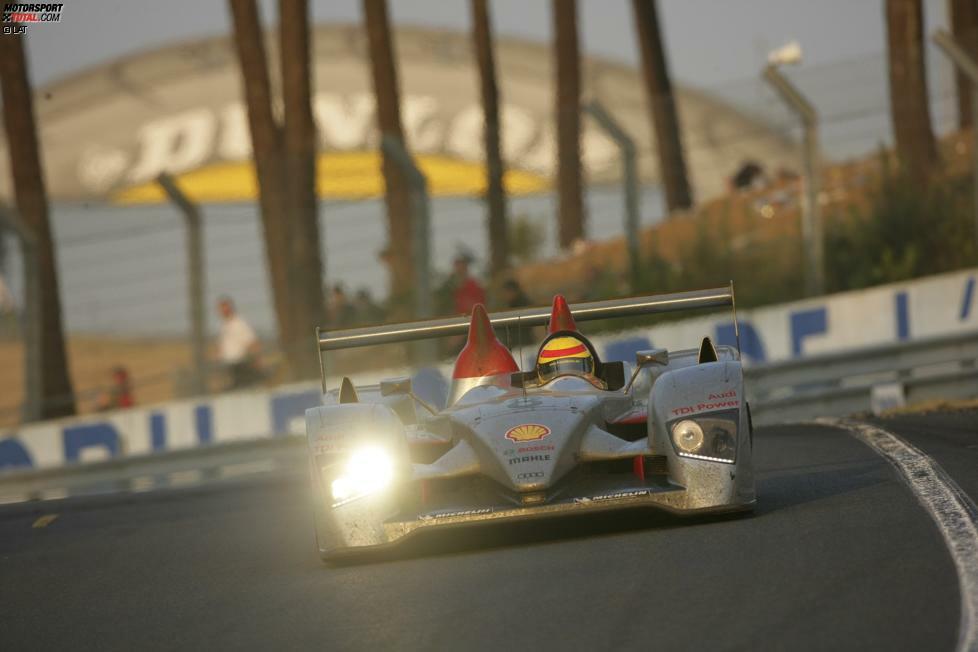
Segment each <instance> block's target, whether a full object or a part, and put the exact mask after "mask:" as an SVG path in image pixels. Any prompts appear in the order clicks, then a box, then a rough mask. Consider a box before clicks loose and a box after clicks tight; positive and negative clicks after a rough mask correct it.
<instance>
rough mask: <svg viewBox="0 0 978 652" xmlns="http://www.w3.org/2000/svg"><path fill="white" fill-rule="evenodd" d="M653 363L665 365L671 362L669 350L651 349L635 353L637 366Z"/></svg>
mask: <svg viewBox="0 0 978 652" xmlns="http://www.w3.org/2000/svg"><path fill="white" fill-rule="evenodd" d="M653 364H657V365H662V366H663V367H664V366H666V365H667V364H669V351H668V350H666V349H649V350H647V351H637V352H636V353H635V366H636V367H638V368H639V369H641V368H642V367H647V366H649V365H653Z"/></svg>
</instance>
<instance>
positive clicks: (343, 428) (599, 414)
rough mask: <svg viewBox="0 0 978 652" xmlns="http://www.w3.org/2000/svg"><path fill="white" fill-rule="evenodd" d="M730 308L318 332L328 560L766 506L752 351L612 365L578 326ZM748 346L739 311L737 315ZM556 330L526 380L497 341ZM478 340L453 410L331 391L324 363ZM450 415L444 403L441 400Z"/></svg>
mask: <svg viewBox="0 0 978 652" xmlns="http://www.w3.org/2000/svg"><path fill="white" fill-rule="evenodd" d="M719 306H729V307H731V309H733V306H734V294H733V287H732V285H731V287H729V288H720V289H714V290H702V291H694V292H684V293H677V294H671V295H660V296H650V297H641V298H635V299H624V300H616V301H605V302H594V303H586V304H579V305H576V306H574V307H571V306H569V305H568V304H567V302H566V301H565V300H564V298H563V297H562V296H560V295H558V296H556V297H555V298H554V301H553V305H552V307H551V309H550V310H549V311H547V310H546V309H529V310H522V311H515V312H508V313H503V314H497V315H495V316H493V317H490V316H489V315H488V314H487V312H486V310H485V308H483V307H482V306H481V305H478V306H476V307H475V309H474V310H473V311H472V315H471V319H465V318H461V319H442V320H434V321H427V322H415V323H410V324H399V325H389V326H382V327H372V328H361V329H354V330H345V331H338V332H331V333H325V332H320V331H318V330H317V339H318V343H319V350H320V363H321V367H322V372H323V392H324V401H323V403H324V404H323V405H321V406H319V407H315V408H312V409H310V410H308V411H306V415H305V416H306V435H307V443H308V451H309V462H310V470H311V475H312V484H313V491H314V501H313V504H314V512H315V513H314V518H315V529H316V539H317V542H318V547H319V553H320V556H321V557H322V558H323V559H324V560H330V559H334V558H337V557H340V556H342V555H344V554H347V553H353V552H361V553H362V552H365V551H371V550H376V549H380V548H385V547H389V546H392V545H394V544H396V543H398V542H400V541H402V540H404V539H405V537H408V536H409V535H413V534H415V533H417V532H421V531H425V530H432V529H437V528H448V527H459V526H471V525H476V524H489V523H498V522H502V521H513V520H520V519H538V518H546V517H553V516H563V515H573V514H583V513H590V512H598V511H607V510H618V509H633V508H639V507H648V508H655V509H661V510H666V511H669V512H672V513H676V514H702V513H717V512H730V511H740V510H750V509H752V508H753V506H754V503H755V493H754V477H753V471H752V464H751V455H752V448H753V437H752V426H751V421H750V414H749V408H748V406H747V403H746V401H745V397H744V376H743V371H742V368H741V362H740V353H739V350H738V348H735V347H733V346H726V345H724V346H718V345H716V344H714V343H713V342H712V341H711V340H710V338H709V337H703V338H702V339H701V340H700V341H699V346H697V347H695V348H690V349H683V350H678V351H667V350H665V349H661V348H656V349H650V350H642V351H638V352H637V353H636V354H635V360H634V364H631V363H630V362H625V361H602V360H601V359H599V357H598V353H597V351H596V349H595V347H594V346H593V344H592V343H591V342H590V341H589V340H588V339H587V338H586V337H585V336H584V335H583V334H582V333H581V332H580V330H579V329H578V326H577V322H583V321H586V320H591V319H607V318H612V317H625V316H638V315H647V314H654V313H660V312H666V311H675V310H682V309H686V308H712V307H719ZM733 322H734V325H735V332H736V313H735V311H734V314H733ZM545 323H546V324H547V335H546V337H545V338H544V339H543V341H542V343H541V344H540V347H539V350H538V352H537V356H536V357H535V358H534V359H533V361H532V362H533V365H532V368H528V369H521V368H520V366H519V365H518V364H517V363H516V360H515V359H514V356H513V355H512V353H511V352H510V350H509V349H508V348H507V347H506V346H504V345H503V344H502V343H501V342H500V341H499V339H498V338H497V336H496V333H495V331H494V327H495V328H496V329H499V330H500V331H502V329H504V328H506V327H511V326H520V327H529V326H537V325H543V324H545ZM466 330H467V332H468V339H467V341H466V344H465V346H464V348H463V349H462V351H461V353H459V355H458V357H457V359H456V360H455V363H454V366H453V369H452V374H451V381H450V385H449V387H448V391H447V396H445V397H444V404H443V405H441V404H438V405H436V404H432V401H431V399H430V397H429V399H428V400H426V399H425V398H422V397H421V396H419V393H421V392H420V391H416V389H418V390H420V388H415V387H412V382H411V379H410V378H393V379H390V380H385V381H381V382H380V383H379V384H376V385H369V386H360V387H357V386H355V385H354V383H353V382H352V381H351V380H350V379H349V378H346V377H344V378H343V379H342V382H341V383H340V387H339V388H338V389H334V390H328V388H327V387H326V378H327V370H326V368H325V362H324V360H325V355H324V354H325V353H326V352H327V351H332V350H337V349H341V348H349V347H356V346H368V345H374V344H391V343H400V342H407V341H410V340H418V339H424V338H431V337H443V336H458V335H461V334H464V333H465V332H466ZM439 403H440V401H439Z"/></svg>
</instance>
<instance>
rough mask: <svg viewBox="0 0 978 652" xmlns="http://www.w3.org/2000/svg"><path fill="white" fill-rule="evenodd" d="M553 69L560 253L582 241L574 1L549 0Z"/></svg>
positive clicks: (575, 8) (578, 70)
mask: <svg viewBox="0 0 978 652" xmlns="http://www.w3.org/2000/svg"><path fill="white" fill-rule="evenodd" d="M553 17H554V57H555V59H556V61H555V67H556V69H557V94H556V95H557V105H556V113H557V201H558V220H559V223H558V236H559V241H560V246H561V248H562V249H567V248H569V247H570V246H571V245H572V244H573V243H574V241H575V240H577V239H579V238H583V237H584V195H583V193H584V188H583V178H582V173H581V62H580V53H579V52H578V44H577V0H553Z"/></svg>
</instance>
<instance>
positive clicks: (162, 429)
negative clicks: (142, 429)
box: [149, 412, 166, 452]
mask: <svg viewBox="0 0 978 652" xmlns="http://www.w3.org/2000/svg"><path fill="white" fill-rule="evenodd" d="M149 438H150V442H151V444H152V446H153V451H154V452H155V451H161V450H165V449H166V417H165V416H163V414H162V413H160V412H152V413H151V414H150V415H149Z"/></svg>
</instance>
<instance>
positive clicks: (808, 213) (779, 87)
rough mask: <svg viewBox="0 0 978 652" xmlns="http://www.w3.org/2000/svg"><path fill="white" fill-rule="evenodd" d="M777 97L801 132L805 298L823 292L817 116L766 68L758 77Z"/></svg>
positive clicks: (775, 69)
mask: <svg viewBox="0 0 978 652" xmlns="http://www.w3.org/2000/svg"><path fill="white" fill-rule="evenodd" d="M762 77H763V78H764V80H765V81H766V82H767V83H769V84H770V85H771V86H772V87H773V88H774V90H775V91H776V92H777V93H778V95H780V96H781V99H782V100H784V102H785V104H787V105H788V108H789V109H791V110H792V111H793V112H794V113H795V115H796V116H798V118H800V119H801V123H802V127H803V128H804V136H803V142H802V149H803V151H804V162H803V180H804V185H805V188H804V194H803V198H802V199H803V201H802V211H801V235H802V240H803V243H804V247H805V291H806V294H807V295H808V296H815V295H819V294H822V293H823V292H824V291H825V264H824V253H823V246H824V245H823V233H822V218H821V215H820V211H819V208H818V192H819V169H818V112H817V111H816V110H815V106H814V105H813V104H812V103H811V102H809V101H808V99H807V98H806V97H805V96H804V95H803V94H802V93H801V91H800V90H798V88H797V87H795V85H794V84H792V83H791V82H790V81H789V80H788V78H787V77H785V76H784V75H782V74H781V71H780V70H779V69H778V67H777V65H776V64H773V63H772V64H768V65H767V66H765V68H764V72H763V74H762Z"/></svg>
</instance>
